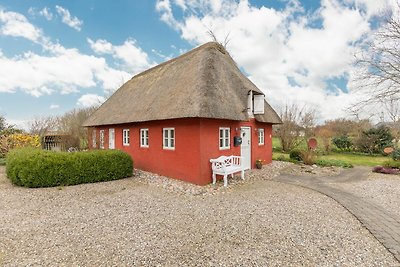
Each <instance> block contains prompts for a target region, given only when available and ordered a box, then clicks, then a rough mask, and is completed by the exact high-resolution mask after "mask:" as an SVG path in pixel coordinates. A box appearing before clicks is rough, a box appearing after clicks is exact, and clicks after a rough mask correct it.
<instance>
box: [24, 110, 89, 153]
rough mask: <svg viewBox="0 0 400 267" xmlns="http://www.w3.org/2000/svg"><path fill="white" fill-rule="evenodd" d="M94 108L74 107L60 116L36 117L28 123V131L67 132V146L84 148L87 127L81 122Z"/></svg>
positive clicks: (42, 132)
mask: <svg viewBox="0 0 400 267" xmlns="http://www.w3.org/2000/svg"><path fill="white" fill-rule="evenodd" d="M95 110H96V107H89V108H81V109H74V110H71V111H69V112H66V113H65V114H63V115H61V116H53V117H51V116H49V117H44V118H36V119H34V120H33V121H32V122H31V123H30V127H29V128H30V130H29V131H30V133H32V134H38V135H40V136H43V135H44V134H45V133H46V132H49V131H59V132H62V133H64V134H68V135H69V136H70V138H69V139H68V140H69V141H68V142H69V143H68V146H73V147H80V148H86V147H87V145H88V144H87V134H88V133H87V129H86V128H84V127H82V124H83V122H84V121H85V120H86V119H87V118H88V117H89V116H90V115H91V114H92V113H93V112H94V111H95Z"/></svg>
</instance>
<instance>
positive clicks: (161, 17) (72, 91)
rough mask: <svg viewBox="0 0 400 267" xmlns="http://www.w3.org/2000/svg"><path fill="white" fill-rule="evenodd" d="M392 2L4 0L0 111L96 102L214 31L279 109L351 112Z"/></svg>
mask: <svg viewBox="0 0 400 267" xmlns="http://www.w3.org/2000/svg"><path fill="white" fill-rule="evenodd" d="M394 3H395V1H392V0H323V1H297V0H291V1H284V0H282V1H230V0H199V1H194V0H157V1H156V0H154V1H132V0H119V1H106V0H104V1H95V0H85V1H78V0H76V1H71V0H70V1H50V0H48V1H37V0H31V1H22V0H3V1H2V2H1V3H0V73H1V75H0V114H1V115H4V116H5V117H6V118H7V120H8V121H10V122H12V123H15V124H17V125H20V126H23V127H25V128H26V125H27V122H28V121H29V120H32V119H33V118H35V117H43V116H49V115H57V114H62V113H64V112H66V111H68V110H71V109H73V108H79V107H86V106H90V105H95V104H99V103H101V102H102V101H104V99H105V98H106V97H107V96H109V95H110V94H111V93H112V92H113V91H115V90H116V89H117V88H118V87H119V86H121V85H122V84H123V83H124V82H125V81H127V80H128V79H130V78H131V77H132V76H133V75H135V74H137V73H139V72H141V71H143V70H145V69H147V68H149V67H151V66H154V65H156V64H159V63H161V62H163V61H165V60H168V59H170V58H172V57H175V56H178V55H180V54H182V53H184V52H186V51H188V50H190V49H192V48H193V47H196V46H198V45H200V44H202V43H204V42H207V41H209V40H210V37H209V36H208V35H207V30H209V29H211V30H213V32H214V33H215V34H216V36H217V37H218V38H219V39H221V40H223V39H224V38H225V37H226V36H227V35H228V34H229V40H230V42H229V44H228V51H229V52H230V53H231V55H232V57H233V58H234V59H235V61H236V62H237V63H238V65H239V66H240V68H241V69H242V70H243V71H244V72H245V73H246V75H248V77H249V78H250V79H251V80H252V81H253V82H254V83H255V84H256V85H257V86H258V87H259V88H260V89H262V90H263V91H264V92H265V93H266V97H267V101H268V102H270V103H271V104H272V106H273V107H275V108H276V109H279V107H281V106H282V105H284V104H286V103H289V102H290V103H291V102H297V103H300V105H302V104H308V105H310V106H312V107H314V108H315V109H316V110H317V111H318V113H319V114H320V118H319V119H320V120H324V119H330V118H335V117H340V116H343V115H344V111H343V110H344V108H345V107H346V106H348V105H350V104H351V103H352V101H355V100H356V99H357V94H356V93H353V90H352V88H353V86H354V84H353V81H352V79H353V77H354V73H355V72H356V70H355V69H354V66H353V65H352V60H353V59H354V54H356V53H357V52H359V51H360V49H361V44H362V43H363V42H364V41H365V40H367V39H368V38H369V36H371V33H372V32H373V31H374V30H376V29H375V28H376V25H375V24H374V21H375V20H376V17H378V16H380V15H381V14H382V12H384V11H385V10H387V9H390V8H391V7H392V6H393V4H394Z"/></svg>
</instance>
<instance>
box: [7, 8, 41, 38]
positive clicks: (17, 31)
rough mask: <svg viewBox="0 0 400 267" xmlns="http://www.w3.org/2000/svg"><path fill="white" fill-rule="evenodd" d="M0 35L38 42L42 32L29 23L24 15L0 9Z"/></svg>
mask: <svg viewBox="0 0 400 267" xmlns="http://www.w3.org/2000/svg"><path fill="white" fill-rule="evenodd" d="M0 34H2V35H6V36H14V37H23V38H26V39H28V40H30V41H33V42H38V41H39V40H40V37H41V35H42V31H41V30H40V29H38V28H36V27H35V26H33V25H32V24H31V23H29V21H28V20H27V18H26V17H25V16H24V15H22V14H20V13H16V12H11V11H5V10H3V9H1V8H0Z"/></svg>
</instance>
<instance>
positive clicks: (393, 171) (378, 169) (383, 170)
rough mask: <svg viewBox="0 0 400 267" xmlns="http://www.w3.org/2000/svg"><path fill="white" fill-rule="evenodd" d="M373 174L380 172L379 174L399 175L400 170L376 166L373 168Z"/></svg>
mask: <svg viewBox="0 0 400 267" xmlns="http://www.w3.org/2000/svg"><path fill="white" fill-rule="evenodd" d="M372 171H373V172H378V173H384V174H399V173H400V170H399V169H393V168H385V167H382V166H376V167H374V168H372Z"/></svg>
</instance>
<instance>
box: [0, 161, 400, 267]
mask: <svg viewBox="0 0 400 267" xmlns="http://www.w3.org/2000/svg"><path fill="white" fill-rule="evenodd" d="M274 166H275V167H274ZM271 168H273V170H272V171H271V170H269V169H268V168H264V169H263V170H261V171H259V172H251V173H250V174H249V175H248V178H249V179H248V180H247V181H248V182H247V183H246V182H243V183H242V182H238V184H237V185H236V186H233V184H232V186H230V187H228V189H223V188H222V187H221V184H218V185H217V188H216V189H215V188H213V189H206V190H205V191H204V192H201V193H198V192H197V191H196V190H194V191H193V193H191V191H190V190H192V189H190V190H189V191H187V189H182V190H178V191H175V190H173V189H170V187H171V186H172V187H174V185H173V183H171V184H170V185H169V186H167V187H164V186H154V185H155V184H156V182H154V181H153V183H152V184H151V183H150V184H149V182H143V181H148V180H157V179H158V180H162V178H159V177H158V178H157V177H156V176H155V177H154V179H152V178H149V177H147V178H143V175H144V174H141V175H140V177H137V176H135V177H132V178H128V179H123V180H118V181H112V182H104V183H97V184H86V185H78V186H70V187H60V188H46V189H26V188H20V187H15V186H12V185H11V184H10V183H9V181H8V180H7V179H6V178H5V175H4V167H0V214H1V217H0V265H4V266H26V265H46V266H54V265H58V266H78V265H79V266H111V265H130V266H397V265H398V263H397V261H395V260H394V258H393V257H392V255H391V254H390V253H389V252H387V251H386V249H385V248H384V247H383V246H382V245H380V243H379V242H378V241H376V240H375V239H374V238H373V237H372V236H371V234H370V233H369V232H368V231H367V230H366V229H365V228H363V227H362V226H361V224H360V223H359V222H358V221H357V220H356V219H355V218H354V217H353V216H351V215H350V214H349V213H348V212H347V211H346V210H345V209H344V208H342V207H341V206H340V205H339V204H337V203H336V202H335V201H334V200H332V199H330V198H328V197H325V196H323V195H321V194H318V193H315V192H313V191H311V190H307V189H303V188H299V187H296V186H291V185H285V184H281V183H277V182H273V181H270V180H269V179H270V178H271V175H270V173H274V168H275V169H276V168H277V167H276V165H273V167H271ZM178 184H179V183H178ZM178 187H179V186H178ZM168 188H169V189H168ZM220 188H222V189H220ZM166 189H167V190H166ZM188 192H189V193H188ZM209 192H212V193H209Z"/></svg>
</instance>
